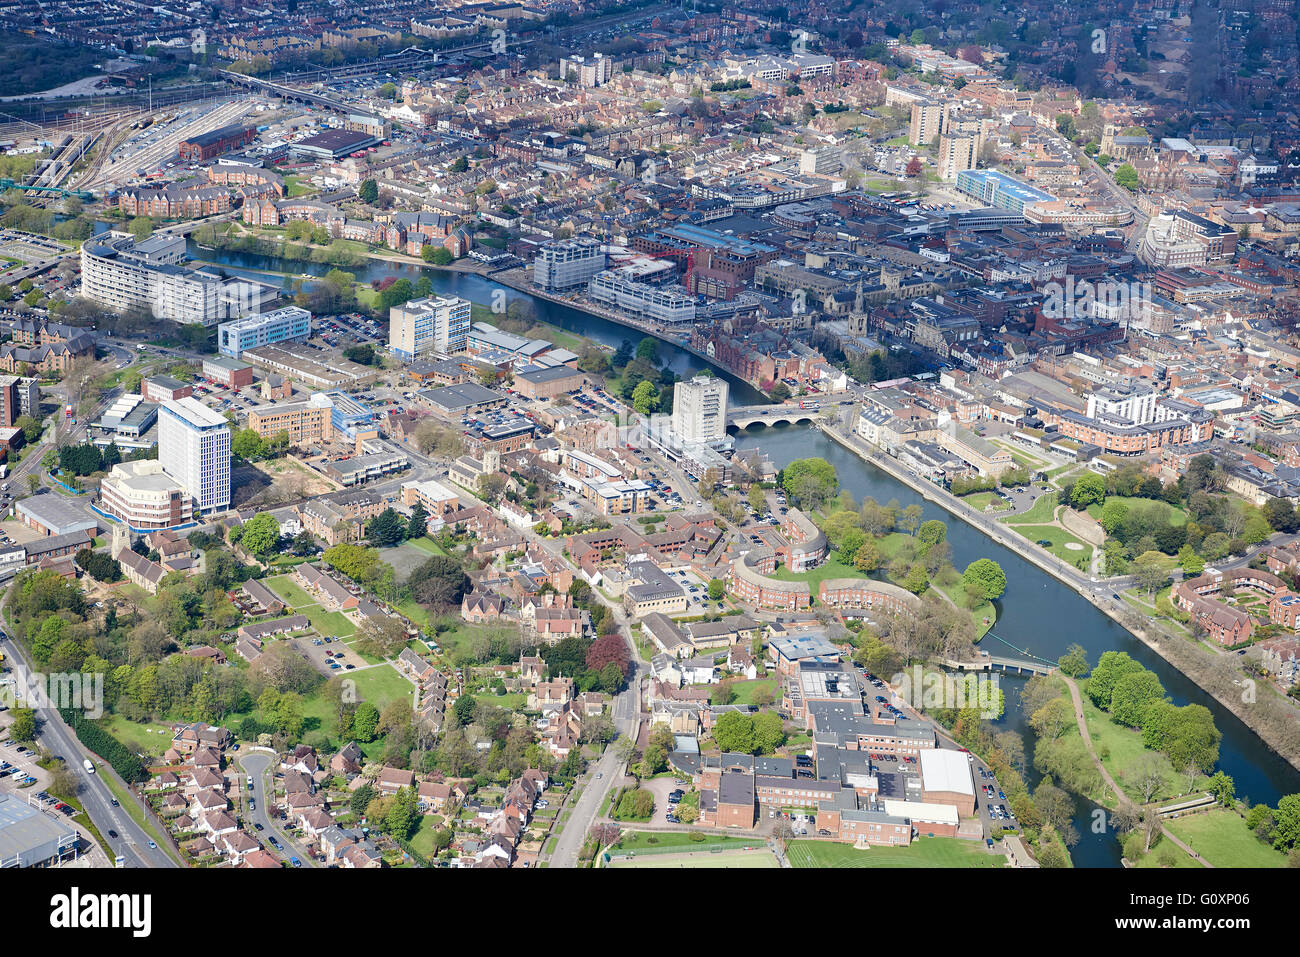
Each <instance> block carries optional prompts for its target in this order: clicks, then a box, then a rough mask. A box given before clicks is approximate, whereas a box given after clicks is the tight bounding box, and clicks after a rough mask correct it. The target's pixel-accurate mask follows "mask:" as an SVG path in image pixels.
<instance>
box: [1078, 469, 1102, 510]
mask: <svg viewBox="0 0 1300 957" xmlns="http://www.w3.org/2000/svg"><path fill="white" fill-rule="evenodd" d="M1105 500H1106V480H1105V479H1104V478H1102V477H1101V476H1100V475H1098V474H1097V473H1096V472H1085V473H1084V474H1083V475H1081V476H1079V478H1078V480H1077V481H1076V482H1075V483H1074V490H1073V491H1072V492H1071V493H1070V502H1071V503H1072V504H1073V505H1074V507H1075V508H1077V509H1079V510H1080V511H1082V510H1083V509H1086V508H1087V507H1088V506H1089V505H1092V504H1094V503H1098V504H1099V503H1101V502H1104V501H1105Z"/></svg>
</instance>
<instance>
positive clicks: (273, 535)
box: [239, 513, 280, 558]
mask: <svg viewBox="0 0 1300 957" xmlns="http://www.w3.org/2000/svg"><path fill="white" fill-rule="evenodd" d="M239 541H240V543H241V544H242V545H243V546H244V547H245V548H247V549H248V550H249V551H250V552H252V553H253V554H254V555H256V556H257V557H258V558H266V557H267V556H268V555H270V554H272V553H273V552H275V551H276V550H277V549H278V547H279V545H280V523H279V522H277V521H276V520H275V519H274V518H272V517H271V516H270V515H267V514H266V513H263V514H261V515H254V516H253V517H252V518H250V519H249V520H248V521H247V522H245V523H244V532H243V535H242V536H241V537H240V539H239Z"/></svg>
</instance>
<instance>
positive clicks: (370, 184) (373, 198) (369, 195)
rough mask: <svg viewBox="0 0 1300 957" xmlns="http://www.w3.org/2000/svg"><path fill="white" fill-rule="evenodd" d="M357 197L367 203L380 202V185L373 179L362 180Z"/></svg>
mask: <svg viewBox="0 0 1300 957" xmlns="http://www.w3.org/2000/svg"><path fill="white" fill-rule="evenodd" d="M357 196H359V197H360V198H361V201H362V202H365V203H375V202H377V201H378V200H379V184H378V183H376V182H375V181H374V180H373V179H365V180H362V181H361V185H360V186H358V187H357Z"/></svg>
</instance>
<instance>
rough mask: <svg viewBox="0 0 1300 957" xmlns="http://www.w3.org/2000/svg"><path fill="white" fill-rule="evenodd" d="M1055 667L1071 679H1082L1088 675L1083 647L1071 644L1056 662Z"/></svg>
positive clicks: (1085, 653)
mask: <svg viewBox="0 0 1300 957" xmlns="http://www.w3.org/2000/svg"><path fill="white" fill-rule="evenodd" d="M1056 666H1057V667H1058V668H1060V669H1061V673H1062V674H1065V675H1069V676H1070V677H1071V678H1082V677H1083V676H1084V675H1086V674H1087V673H1088V668H1089V665H1088V653H1087V652H1086V651H1084V649H1083V646H1082V645H1079V644H1072V645H1070V647H1069V648H1066V649H1065V654H1063V655H1061V657H1060V658H1059V659H1058V660H1057V662H1056Z"/></svg>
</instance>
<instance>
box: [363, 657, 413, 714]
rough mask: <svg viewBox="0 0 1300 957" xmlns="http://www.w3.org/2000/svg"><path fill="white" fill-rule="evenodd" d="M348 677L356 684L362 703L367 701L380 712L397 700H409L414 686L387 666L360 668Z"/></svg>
mask: <svg viewBox="0 0 1300 957" xmlns="http://www.w3.org/2000/svg"><path fill="white" fill-rule="evenodd" d="M348 677H350V678H351V679H352V680H353V681H355V682H356V683H357V694H358V695H360V696H361V700H362V701H369V702H370V703H371V704H373V705H374V706H375V707H376V708H378V709H379V710H380V711H383V710H384V705H386V704H388V703H389V702H390V701H396V700H397V699H398V698H406V699H407V700H408V701H409V700H410V699H411V696H412V693H413V692H414V690H415V689H414V686H413V685H412V684H411V682H409V681H407V680H406V679H405V678H403V677H402V676H401V675H399V674H398V673H397V670H396V669H395V668H394V667H393V666H392V665H389V664H383V665H376V666H375V667H373V668H361V669H358V670H357V671H353V672H351V673H350V674H349V675H348Z"/></svg>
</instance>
